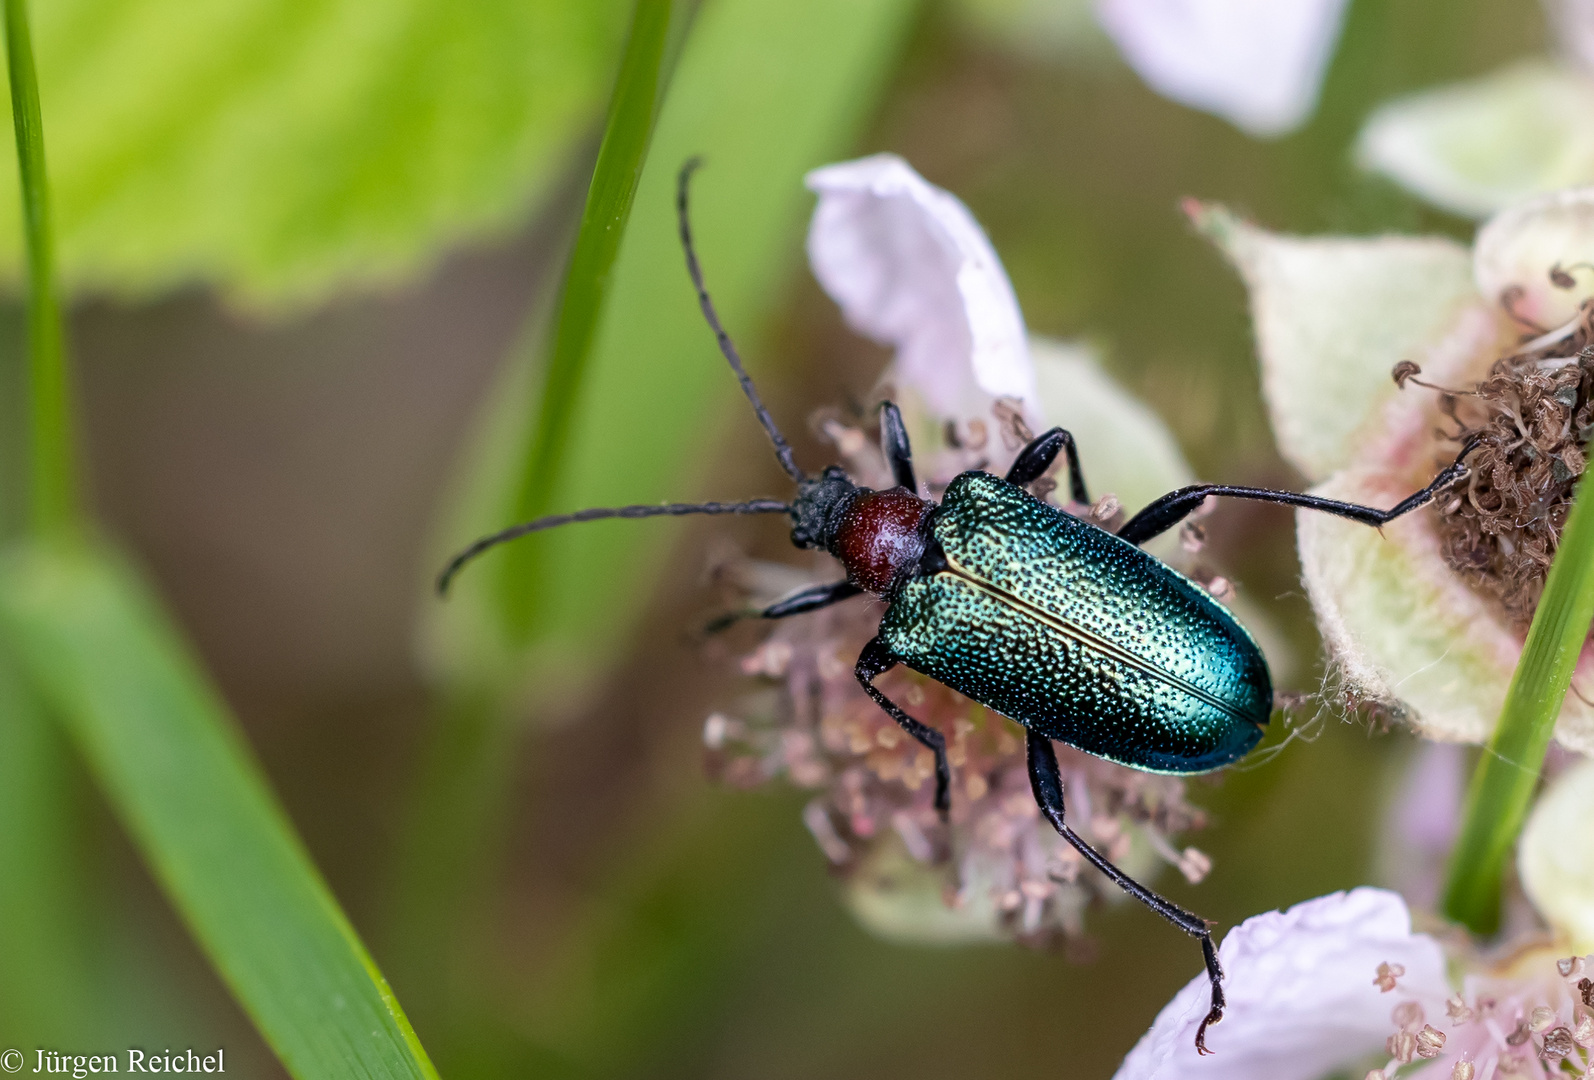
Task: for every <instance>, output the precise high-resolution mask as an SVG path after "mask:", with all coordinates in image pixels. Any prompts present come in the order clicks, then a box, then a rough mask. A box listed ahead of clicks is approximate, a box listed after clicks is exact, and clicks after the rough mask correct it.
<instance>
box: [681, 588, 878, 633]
mask: <svg viewBox="0 0 1594 1080" xmlns="http://www.w3.org/2000/svg"><path fill="white" fill-rule="evenodd" d="M862 592H863V590H862V589H860V588H859V587H858V586H856V585H854V584H853V583H852V582H850V581H832V582H829V583H828V584H824V585H810V586H808V587H807V588H806V589H798V590H797V591H796V592H794V593H792V594H791V595H790V596H788V597H785V598H784V599H781V600H777V601H775V602H774V603H773V604H771V605H769V606H768V607H767V608H764V609H763V610H762V611H736V612H732V613H731V614H729V615H721V616H720V617H719V618H717V619H715V620H714V621H713V622H711V623H709V624H708V627H707V629H706V632H707V633H710V634H717V633H719V632H720V631H721V630H723V629H725V628H726V627H727V626H730V625H731V624H732V623H734V622H736V621H737V620H739V619H784V618H786V616H788V615H801V614H802V613H803V612H805V611H818V610H819V609H820V608H822V607H829V606H830V605H831V604H836V603H840V602H841V601H843V600H846V599H848V598H850V597H854V596H857V595H859V594H860V593H862Z"/></svg>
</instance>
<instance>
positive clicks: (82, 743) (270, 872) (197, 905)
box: [0, 546, 437, 1078]
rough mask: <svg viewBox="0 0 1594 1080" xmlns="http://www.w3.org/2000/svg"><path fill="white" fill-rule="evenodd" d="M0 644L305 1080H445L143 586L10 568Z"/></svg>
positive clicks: (7, 563) (68, 566) (120, 570)
mask: <svg viewBox="0 0 1594 1080" xmlns="http://www.w3.org/2000/svg"><path fill="white" fill-rule="evenodd" d="M0 630H3V631H4V632H5V633H7V634H8V636H9V638H10V644H11V645H12V646H13V647H14V649H15V651H16V653H17V655H18V656H19V657H20V658H21V662H22V664H23V666H24V669H25V670H26V672H27V674H28V676H29V677H30V679H31V681H32V682H33V683H34V684H35V685H36V686H37V688H38V691H39V693H40V694H41V696H42V697H43V699H44V700H45V701H46V702H47V703H48V705H49V706H50V707H51V709H52V710H53V711H54V712H56V713H57V714H59V716H60V717H61V718H62V719H63V720H64V721H65V723H66V725H67V727H68V729H69V730H70V731H71V733H72V735H73V737H74V739H75V741H76V742H77V743H78V745H79V747H80V748H81V749H82V751H83V752H84V755H85V756H86V757H87V759H88V761H89V764H90V767H91V769H92V770H93V771H94V773H95V774H96V776H97V777H98V779H99V781H100V784H101V786H102V787H103V788H104V790H105V792H106V795H107V797H108V798H109V800H110V802H111V804H112V806H113V807H114V808H115V809H116V811H117V813H118V814H119V815H120V816H121V818H122V821H123V823H124V824H125V826H126V827H127V830H128V832H129V833H130V834H131V835H132V837H133V839H134V841H135V842H136V843H137V844H138V846H139V847H140V848H141V849H142V851H143V853H144V855H145V858H146V859H147V860H148V862H149V864H150V866H151V868H152V869H153V870H154V872H155V875H156V877H157V878H158V879H159V880H160V882H161V883H162V885H163V886H164V887H165V889H166V892H167V894H168V896H170V898H171V900H172V902H173V904H174V905H175V906H176V907H177V909H178V910H179V912H181V913H182V915H183V916H184V918H185V919H186V920H187V922H188V924H189V926H190V928H191V929H192V930H193V932H194V934H195V936H196V937H197V938H198V940H199V942H200V944H201V945H202V946H203V947H204V949H205V950H206V952H208V953H209V955H210V957H211V959H212V961H213V962H214V963H215V965H216V967H217V969H218V970H219V971H220V973H221V975H222V977H223V979H225V980H226V982H227V983H228V985H229V986H230V987H231V988H232V991H233V993H234V994H235V995H236V997H237V998H238V1000H239V1002H240V1003H241V1004H242V1005H243V1006H244V1008H245V1010H246V1011H247V1012H248V1013H249V1014H250V1016H251V1017H252V1018H253V1019H254V1021H255V1023H256V1025H257V1026H258V1027H259V1028H260V1031H261V1032H262V1034H264V1035H265V1037H266V1040H267V1041H268V1042H269V1043H270V1044H271V1046H272V1048H273V1049H274V1050H275V1051H276V1052H277V1054H278V1056H279V1057H280V1058H281V1059H282V1061H283V1063H284V1064H285V1065H286V1066H287V1068H288V1071H289V1072H290V1073H292V1074H293V1075H294V1076H296V1077H306V1078H307V1077H318V1078H319V1077H339V1078H341V1077H384V1078H398V1077H425V1078H435V1077H436V1075H437V1074H436V1071H435V1070H434V1069H433V1068H432V1065H431V1062H430V1061H429V1060H428V1059H427V1056H426V1052H425V1051H424V1050H423V1049H422V1048H421V1045H420V1043H419V1041H418V1040H417V1039H416V1037H415V1033H414V1031H413V1030H411V1028H410V1024H409V1021H408V1020H407V1019H405V1016H404V1013H403V1010H402V1009H401V1008H400V1007H399V1004H398V1001H397V1000H396V999H395V998H394V997H393V995H392V993H391V991H389V989H388V987H387V983H386V981H385V980H384V979H383V978H382V975H381V973H380V972H379V971H378V970H377V969H376V965H375V964H374V963H373V961H372V960H371V957H370V956H369V954H368V953H367V952H366V950H365V947H364V945H363V944H361V942H360V939H359V937H358V936H357V935H356V934H355V932H354V929H353V927H351V926H350V925H349V922H348V919H347V918H346V917H345V916H344V915H343V912H342V911H341V910H340V909H339V907H338V904H337V901H336V900H335V899H334V898H333V897H332V894H331V893H330V892H329V891H328V889H327V887H326V885H325V883H324V882H323V881H322V880H321V877H320V874H319V873H318V872H317V871H316V869H315V867H314V866H313V865H312V864H311V862H310V859H309V856H308V855H307V854H306V853H305V851H304V849H303V847H302V846H301V844H300V842H299V840H298V838H297V837H296V836H295V834H294V832H293V828H292V826H291V825H290V824H289V822H288V820H287V818H286V817H285V816H284V814H283V813H282V810H281V808H280V807H278V805H277V804H276V801H275V800H274V799H273V797H272V795H271V792H270V790H269V789H268V787H267V786H266V783H265V780H264V778H263V777H262V776H261V775H260V772H259V770H258V767H257V766H256V765H255V763H254V760H253V758H252V757H251V755H250V753H249V751H248V749H247V747H246V745H245V743H244V742H243V740H242V739H241V737H240V736H239V734H238V732H237V731H236V729H235V728H234V727H233V724H232V721H231V719H230V717H229V716H228V714H227V710H226V707H225V706H224V705H223V704H222V703H221V701H220V700H219V699H218V697H217V696H216V694H215V692H214V690H212V689H211V687H210V686H209V683H208V681H207V680H206V679H205V677H204V675H203V674H202V673H201V672H200V671H199V669H198V667H197V665H196V664H195V663H194V662H193V660H192V659H191V658H190V656H189V653H188V649H187V648H186V646H185V645H184V644H183V643H182V641H181V639H180V638H179V636H178V634H177V632H176V631H175V630H174V629H173V628H172V627H171V625H170V624H169V622H168V621H167V619H166V617H165V615H164V614H163V613H162V611H161V610H160V607H159V605H158V604H157V602H156V601H155V600H154V599H153V598H152V597H150V596H149V595H148V594H147V593H146V591H145V590H144V588H143V586H142V585H141V583H140V582H139V581H138V579H137V577H136V576H135V575H134V574H132V573H131V572H130V571H128V570H127V569H125V568H124V567H122V566H121V565H120V564H118V563H116V562H115V561H113V560H110V559H107V558H104V557H101V556H99V555H96V554H92V553H90V552H89V551H87V550H85V549H78V548H74V549H70V550H68V549H63V548H45V547H40V546H30V547H24V548H20V549H16V550H14V551H13V552H12V553H10V554H9V555H8V556H7V557H6V558H5V560H4V561H3V563H0Z"/></svg>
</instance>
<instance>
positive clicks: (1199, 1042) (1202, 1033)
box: [1195, 1004, 1223, 1056]
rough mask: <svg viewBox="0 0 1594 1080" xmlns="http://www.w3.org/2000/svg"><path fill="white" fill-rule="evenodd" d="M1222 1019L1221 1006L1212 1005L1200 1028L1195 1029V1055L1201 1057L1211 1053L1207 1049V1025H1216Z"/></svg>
mask: <svg viewBox="0 0 1594 1080" xmlns="http://www.w3.org/2000/svg"><path fill="white" fill-rule="evenodd" d="M1222 1019H1223V1006H1222V1005H1218V1004H1214V1005H1213V1006H1212V1009H1211V1011H1210V1012H1208V1013H1207V1017H1206V1019H1205V1020H1203V1021H1201V1026H1200V1027H1198V1028H1196V1033H1195V1048H1196V1053H1198V1054H1201V1055H1203V1056H1205V1055H1207V1054H1210V1053H1212V1051H1211V1050H1208V1049H1207V1025H1208V1024H1216V1023H1217V1022H1218V1021H1219V1020H1222Z"/></svg>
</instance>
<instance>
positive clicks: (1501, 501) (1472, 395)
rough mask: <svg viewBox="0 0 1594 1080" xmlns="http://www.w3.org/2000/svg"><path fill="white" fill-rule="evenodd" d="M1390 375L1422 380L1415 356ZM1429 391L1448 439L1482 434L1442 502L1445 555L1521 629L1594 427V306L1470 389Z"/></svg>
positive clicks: (1459, 440) (1527, 346)
mask: <svg viewBox="0 0 1594 1080" xmlns="http://www.w3.org/2000/svg"><path fill="white" fill-rule="evenodd" d="M1394 374H1395V380H1396V382H1399V383H1401V384H1402V385H1404V383H1405V382H1406V381H1408V380H1410V381H1413V382H1417V383H1418V384H1420V385H1426V384H1423V383H1422V382H1421V380H1420V379H1415V378H1413V376H1414V375H1416V374H1417V369H1416V365H1414V364H1402V365H1400V366H1398V367H1397V368H1396V369H1395V373H1394ZM1435 389H1441V397H1440V410H1441V411H1442V412H1443V413H1444V414H1445V415H1446V416H1448V417H1449V418H1450V419H1451V420H1453V421H1454V422H1455V424H1456V430H1455V431H1454V432H1452V433H1447V435H1446V437H1447V438H1449V439H1453V440H1455V441H1456V442H1457V443H1462V442H1465V441H1466V440H1468V439H1471V438H1473V437H1477V438H1478V440H1479V441H1478V444H1477V447H1476V448H1475V449H1474V450H1473V451H1472V453H1471V454H1470V455H1469V457H1468V461H1469V462H1470V463H1471V465H1472V470H1471V473H1470V474H1469V475H1468V476H1467V477H1466V479H1464V480H1462V481H1459V482H1458V483H1457V486H1456V487H1455V489H1454V490H1453V492H1452V493H1451V494H1450V495H1449V496H1448V497H1447V498H1443V499H1441V501H1440V503H1439V520H1440V537H1441V540H1442V543H1443V549H1442V550H1443V553H1444V558H1445V561H1446V562H1447V563H1448V564H1449V565H1450V566H1451V568H1452V569H1454V570H1456V571H1457V572H1458V573H1460V574H1462V575H1463V576H1464V577H1465V578H1466V579H1467V580H1468V581H1469V582H1470V583H1471V584H1472V585H1473V586H1474V587H1476V588H1478V589H1480V590H1481V591H1483V592H1484V593H1486V594H1487V595H1490V596H1493V597H1495V598H1496V599H1498V600H1499V601H1500V603H1501V605H1502V606H1503V607H1504V608H1505V611H1506V613H1507V614H1508V615H1509V616H1510V617H1511V618H1512V619H1513V620H1515V621H1516V622H1517V623H1518V624H1519V625H1520V626H1522V627H1524V628H1525V627H1526V625H1527V624H1528V622H1529V621H1531V619H1532V617H1533V611H1534V609H1535V608H1536V607H1537V606H1538V602H1539V596H1540V594H1541V593H1542V592H1543V590H1544V579H1545V575H1546V574H1547V573H1548V572H1549V568H1550V560H1551V558H1552V557H1553V556H1554V555H1555V548H1556V545H1557V544H1558V543H1559V541H1560V538H1561V530H1562V528H1563V527H1564V526H1565V524H1566V515H1567V512H1568V511H1569V510H1570V508H1571V499H1572V490H1573V488H1574V487H1575V485H1576V482H1577V478H1578V477H1579V476H1581V475H1582V474H1583V470H1584V469H1585V467H1586V464H1587V462H1586V457H1585V447H1586V446H1587V443H1588V439H1589V436H1590V434H1594V305H1585V306H1584V308H1583V309H1582V311H1581V312H1580V314H1579V317H1578V318H1577V320H1575V321H1574V322H1573V323H1572V324H1569V325H1568V326H1567V327H1564V328H1562V329H1561V330H1560V331H1556V332H1552V333H1545V334H1541V335H1539V336H1537V337H1535V338H1533V339H1532V340H1529V341H1527V342H1525V343H1524V345H1523V347H1522V349H1521V350H1520V351H1518V352H1516V353H1513V354H1512V355H1510V356H1506V357H1502V358H1501V359H1500V360H1497V361H1496V362H1495V363H1494V365H1493V366H1492V367H1491V368H1490V370H1489V374H1488V376H1487V377H1486V378H1485V379H1484V380H1483V381H1482V382H1481V383H1480V384H1479V385H1478V386H1477V388H1476V389H1474V390H1471V391H1465V392H1461V391H1454V390H1443V389H1442V388H1435Z"/></svg>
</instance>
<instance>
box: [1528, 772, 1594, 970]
mask: <svg viewBox="0 0 1594 1080" xmlns="http://www.w3.org/2000/svg"><path fill="white" fill-rule="evenodd" d="M1517 871H1518V873H1519V875H1520V876H1521V878H1522V888H1523V890H1524V891H1525V892H1526V893H1527V894H1528V898H1529V899H1531V900H1532V901H1533V906H1534V907H1535V908H1537V909H1538V911H1539V914H1540V915H1543V916H1544V918H1545V921H1547V922H1548V923H1549V924H1550V925H1551V926H1553V927H1554V928H1555V929H1556V931H1557V932H1558V933H1559V934H1560V935H1561V936H1562V937H1563V938H1564V939H1565V943H1566V946H1567V947H1568V948H1569V950H1570V951H1571V952H1574V953H1587V952H1594V761H1587V760H1585V761H1580V762H1578V763H1577V764H1575V765H1573V766H1572V767H1571V768H1570V769H1568V770H1567V771H1566V772H1564V773H1562V774H1561V775H1560V776H1558V777H1556V779H1555V780H1554V781H1552V782H1551V783H1550V785H1549V787H1547V788H1545V789H1544V793H1543V794H1542V795H1540V796H1539V801H1538V803H1537V804H1536V805H1535V806H1534V807H1533V813H1532V815H1531V816H1530V817H1529V818H1528V824H1527V828H1525V829H1523V831H1522V840H1521V843H1520V846H1519V847H1518V849H1517Z"/></svg>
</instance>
